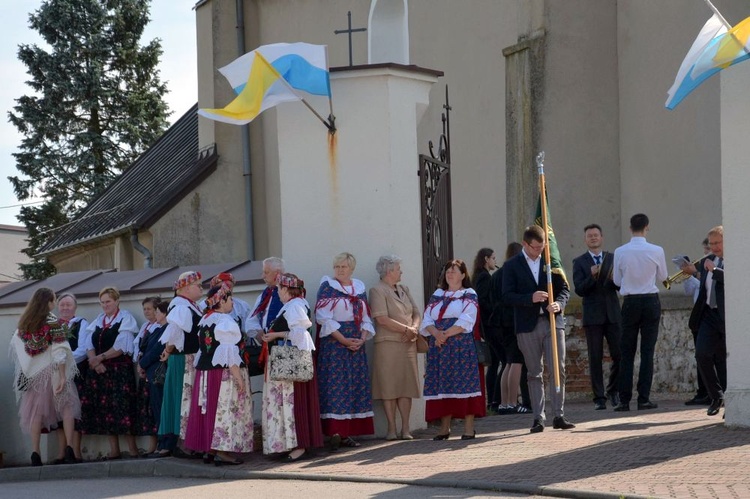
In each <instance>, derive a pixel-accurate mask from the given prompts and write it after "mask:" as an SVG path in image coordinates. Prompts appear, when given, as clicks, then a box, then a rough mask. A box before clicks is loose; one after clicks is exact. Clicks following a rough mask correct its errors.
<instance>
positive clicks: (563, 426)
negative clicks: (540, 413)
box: [552, 416, 576, 430]
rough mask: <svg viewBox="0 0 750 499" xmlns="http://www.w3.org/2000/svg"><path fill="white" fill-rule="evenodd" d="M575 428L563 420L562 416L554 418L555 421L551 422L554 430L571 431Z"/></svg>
mask: <svg viewBox="0 0 750 499" xmlns="http://www.w3.org/2000/svg"><path fill="white" fill-rule="evenodd" d="M575 427H576V425H574V424H573V423H571V422H570V421H568V420H567V419H565V417H564V416H556V417H555V419H553V420H552V428H554V429H555V430H571V429H573V428H575Z"/></svg>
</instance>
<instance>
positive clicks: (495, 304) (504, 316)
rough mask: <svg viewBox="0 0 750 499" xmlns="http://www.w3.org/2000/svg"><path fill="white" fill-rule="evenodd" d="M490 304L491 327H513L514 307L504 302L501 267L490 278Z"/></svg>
mask: <svg viewBox="0 0 750 499" xmlns="http://www.w3.org/2000/svg"><path fill="white" fill-rule="evenodd" d="M490 303H492V313H491V315H490V319H489V325H490V326H491V327H495V328H501V327H507V328H512V327H513V307H509V306H508V305H506V304H505V303H504V302H503V268H502V267H500V268H499V269H497V270H496V271H495V273H494V274H492V277H490Z"/></svg>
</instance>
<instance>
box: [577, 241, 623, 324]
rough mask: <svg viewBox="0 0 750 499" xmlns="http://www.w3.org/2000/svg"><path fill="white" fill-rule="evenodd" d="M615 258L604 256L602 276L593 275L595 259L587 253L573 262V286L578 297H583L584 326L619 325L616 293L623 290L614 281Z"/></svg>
mask: <svg viewBox="0 0 750 499" xmlns="http://www.w3.org/2000/svg"><path fill="white" fill-rule="evenodd" d="M614 260H615V255H614V254H613V253H605V254H604V260H602V266H601V268H600V269H599V275H598V276H597V277H596V278H594V276H592V275H591V267H592V266H593V265H594V257H592V256H591V253H589V252H588V251H587V252H586V253H584V254H583V255H581V256H579V257H578V258H576V259H574V260H573V285H574V287H575V291H576V294H577V295H578V296H581V297H583V326H584V327H585V326H600V325H602V324H618V323H619V322H620V299H619V298H618V297H617V290H618V289H620V288H619V287H618V286H617V285H615V283H614V282H612V279H608V278H607V276H610V275H611V270H612V264H613V263H614Z"/></svg>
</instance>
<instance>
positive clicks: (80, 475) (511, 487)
mask: <svg viewBox="0 0 750 499" xmlns="http://www.w3.org/2000/svg"><path fill="white" fill-rule="evenodd" d="M164 476H168V477H174V478H198V479H215V480H258V479H266V480H307V481H318V482H350V483H387V484H395V485H415V486H421V487H445V488H456V489H469V490H483V491H489V492H508V493H517V494H529V495H538V496H543V497H560V498H569V499H598V498H601V499H648V497H647V496H640V495H624V494H614V493H608V492H601V491H598V492H595V491H588V490H573V489H563V488H559V487H545V486H539V485H533V484H518V483H503V482H492V481H486V480H445V479H437V478H435V479H432V478H418V479H414V480H404V479H394V478H388V477H378V476H362V475H355V476H352V475H316V474H311V473H296V472H273V471H252V470H238V469H224V468H220V467H215V466H206V465H203V464H200V465H199V464H191V463H187V462H184V461H181V460H179V459H176V458H163V459H153V460H152V459H140V460H136V459H133V460H125V461H119V462H118V461H109V462H101V463H83V464H61V465H57V466H51V465H48V466H42V467H38V468H35V467H30V466H27V467H17V468H7V469H0V483H5V482H29V481H40V480H72V479H101V478H126V477H164Z"/></svg>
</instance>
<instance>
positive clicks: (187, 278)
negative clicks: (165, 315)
mask: <svg viewBox="0 0 750 499" xmlns="http://www.w3.org/2000/svg"><path fill="white" fill-rule="evenodd" d="M202 278H203V276H202V275H201V273H200V272H195V271H193V270H191V271H189V272H183V273H182V274H180V278H179V279H177V280H176V281H175V282H174V284H173V285H172V289H173V290H175V291H177V290H178V289H182V288H184V287H185V286H190V285H191V284H193V283H194V282H195V281H200V280H201V279H202Z"/></svg>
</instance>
